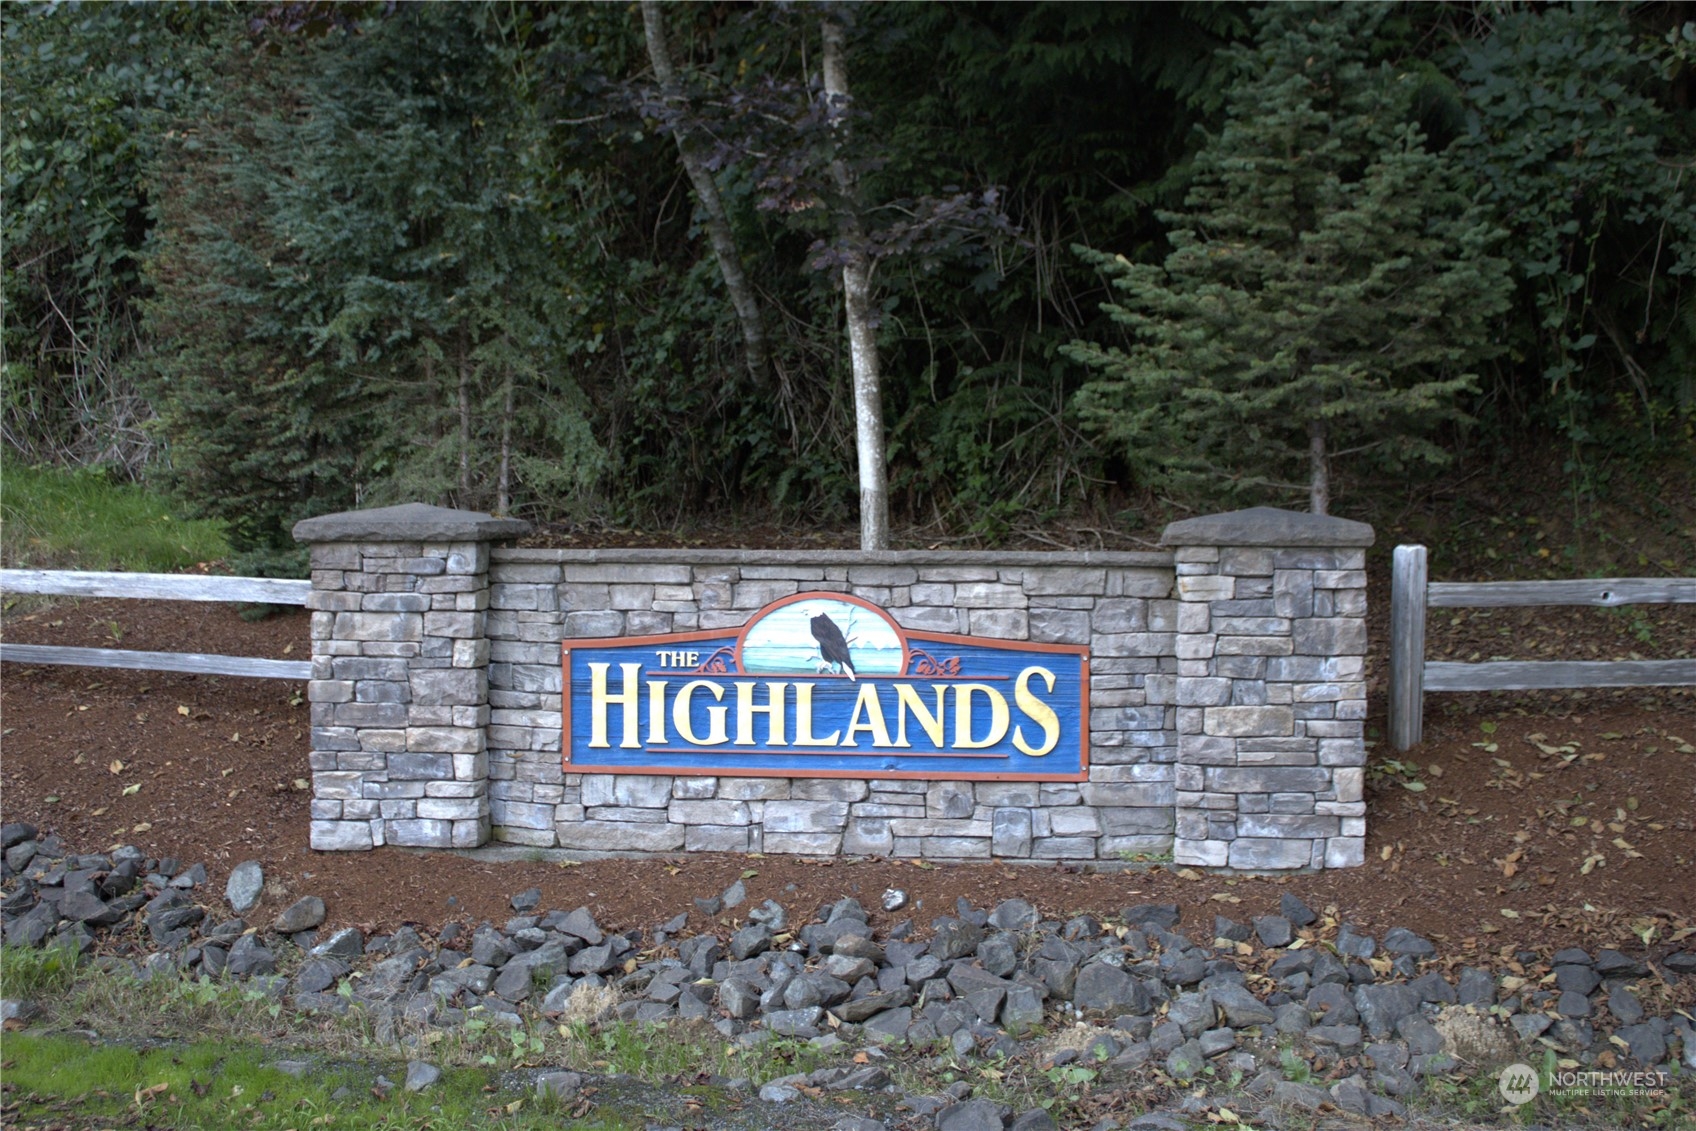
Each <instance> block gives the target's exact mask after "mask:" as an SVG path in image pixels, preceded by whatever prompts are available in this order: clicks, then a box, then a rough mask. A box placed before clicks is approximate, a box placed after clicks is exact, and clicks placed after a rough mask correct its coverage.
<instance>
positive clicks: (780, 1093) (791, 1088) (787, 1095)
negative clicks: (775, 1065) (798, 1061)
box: [760, 1081, 801, 1104]
mask: <svg viewBox="0 0 1696 1131" xmlns="http://www.w3.org/2000/svg"><path fill="white" fill-rule="evenodd" d="M800 1098H801V1089H799V1088H797V1087H795V1085H793V1084H779V1083H777V1082H776V1081H773V1082H772V1083H770V1084H766V1085H764V1086H763V1087H761V1088H760V1099H762V1100H764V1101H765V1102H766V1103H768V1104H786V1103H789V1102H791V1101H793V1100H798V1099H800Z"/></svg>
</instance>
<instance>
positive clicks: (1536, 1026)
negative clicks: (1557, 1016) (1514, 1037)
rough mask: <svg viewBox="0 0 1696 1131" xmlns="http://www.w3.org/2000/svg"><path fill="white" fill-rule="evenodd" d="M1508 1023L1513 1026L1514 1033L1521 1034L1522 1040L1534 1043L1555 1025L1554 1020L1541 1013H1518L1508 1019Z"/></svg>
mask: <svg viewBox="0 0 1696 1131" xmlns="http://www.w3.org/2000/svg"><path fill="white" fill-rule="evenodd" d="M1508 1023H1509V1024H1510V1025H1512V1026H1513V1031H1514V1032H1515V1033H1517V1034H1519V1039H1520V1040H1522V1041H1533V1040H1536V1039H1537V1038H1538V1037H1541V1036H1542V1035H1543V1034H1544V1033H1545V1032H1547V1031H1548V1028H1549V1026H1550V1025H1552V1024H1554V1019H1553V1018H1551V1017H1546V1016H1544V1015H1543V1014H1541V1013H1516V1014H1514V1015H1513V1016H1512V1017H1510V1018H1508Z"/></svg>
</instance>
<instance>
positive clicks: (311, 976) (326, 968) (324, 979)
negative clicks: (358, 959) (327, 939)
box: [294, 958, 353, 994]
mask: <svg viewBox="0 0 1696 1131" xmlns="http://www.w3.org/2000/svg"><path fill="white" fill-rule="evenodd" d="M352 970H353V967H351V966H349V965H348V964H347V963H346V962H343V961H342V960H341V959H339V958H309V959H307V960H306V961H305V962H304V963H302V964H301V967H300V972H299V973H297V974H296V975H295V976H294V992H295V993H297V994H312V993H321V992H322V991H324V990H327V989H329V988H330V987H331V986H334V985H335V984H336V983H337V982H339V981H340V980H341V979H342V978H344V977H346V976H347V975H348V974H349V973H351V972H352Z"/></svg>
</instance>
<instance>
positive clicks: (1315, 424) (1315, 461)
mask: <svg viewBox="0 0 1696 1131" xmlns="http://www.w3.org/2000/svg"><path fill="white" fill-rule="evenodd" d="M1307 461H1308V481H1307V494H1308V505H1307V509H1308V510H1310V511H1312V512H1313V513H1314V514H1330V513H1331V467H1330V464H1329V462H1328V461H1327V460H1326V458H1325V422H1324V421H1322V420H1319V419H1317V418H1316V419H1313V420H1309V421H1308V422H1307Z"/></svg>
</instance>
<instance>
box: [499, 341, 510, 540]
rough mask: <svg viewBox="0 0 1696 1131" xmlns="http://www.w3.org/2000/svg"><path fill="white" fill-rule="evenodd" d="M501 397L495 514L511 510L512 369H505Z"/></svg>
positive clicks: (502, 513)
mask: <svg viewBox="0 0 1696 1131" xmlns="http://www.w3.org/2000/svg"><path fill="white" fill-rule="evenodd" d="M502 394H503V395H502V397H501V468H500V474H499V475H498V476H497V477H496V481H495V513H496V514H498V515H504V514H506V513H507V512H508V511H509V510H511V509H512V368H511V366H508V367H507V371H506V388H505V389H504V390H502Z"/></svg>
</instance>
